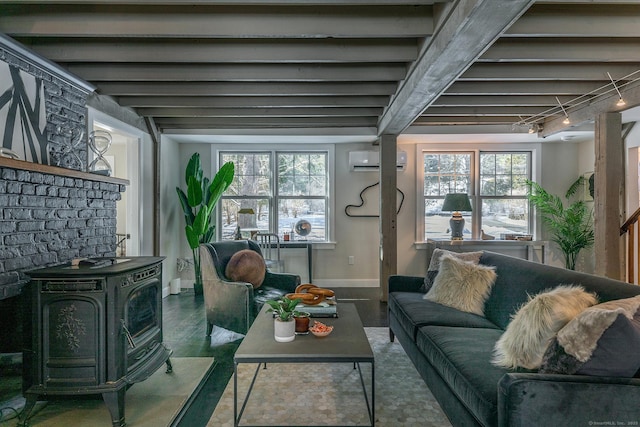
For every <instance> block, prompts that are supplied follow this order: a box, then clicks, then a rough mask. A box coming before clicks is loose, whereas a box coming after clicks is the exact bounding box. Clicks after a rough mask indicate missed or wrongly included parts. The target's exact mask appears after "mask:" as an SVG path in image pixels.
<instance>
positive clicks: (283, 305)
mask: <svg viewBox="0 0 640 427" xmlns="http://www.w3.org/2000/svg"><path fill="white" fill-rule="evenodd" d="M301 301H302V300H301V299H299V298H297V299H289V298H287V297H282V298H280V299H278V300H269V301H267V302H266V303H267V304H268V305H269V308H268V309H267V312H268V313H275V318H274V320H273V326H274V328H273V329H274V338H275V339H276V341H278V342H289V341H293V340H294V339H295V337H296V322H295V319H294V316H295V315H296V314H298V313H299V312H298V311H296V306H297V305H298V304H300V302H301Z"/></svg>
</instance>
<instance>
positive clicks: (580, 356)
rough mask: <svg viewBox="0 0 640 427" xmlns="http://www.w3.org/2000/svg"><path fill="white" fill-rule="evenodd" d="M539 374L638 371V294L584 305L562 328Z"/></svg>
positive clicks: (628, 373) (627, 373) (624, 374)
mask: <svg viewBox="0 0 640 427" xmlns="http://www.w3.org/2000/svg"><path fill="white" fill-rule="evenodd" d="M540 372H541V373H547V374H578V375H595V376H607V377H625V378H629V377H633V376H634V375H635V376H638V374H639V373H640V296H636V297H633V298H626V299H621V300H616V301H608V302H605V303H602V304H599V305H594V306H593V307H590V308H587V309H586V310H584V311H583V312H582V313H580V314H579V315H577V316H576V317H575V318H574V319H573V320H572V321H570V322H569V323H567V325H566V326H565V327H564V328H562V329H561V330H560V331H559V332H558V335H557V336H556V338H555V339H554V340H553V342H552V343H551V345H550V346H549V348H548V349H547V351H546V353H545V354H544V358H543V361H542V366H541V367H540Z"/></svg>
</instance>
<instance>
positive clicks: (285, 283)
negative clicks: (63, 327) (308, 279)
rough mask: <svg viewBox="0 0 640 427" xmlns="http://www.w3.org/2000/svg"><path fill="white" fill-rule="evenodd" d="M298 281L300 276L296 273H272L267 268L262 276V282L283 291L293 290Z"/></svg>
mask: <svg viewBox="0 0 640 427" xmlns="http://www.w3.org/2000/svg"><path fill="white" fill-rule="evenodd" d="M300 282H301V279H300V276H298V275H297V274H288V273H273V272H271V271H269V270H267V274H266V275H265V276H264V282H262V283H263V284H264V285H267V286H271V287H273V288H278V289H282V290H283V291H287V292H295V291H296V287H297V286H298V285H299V284H300Z"/></svg>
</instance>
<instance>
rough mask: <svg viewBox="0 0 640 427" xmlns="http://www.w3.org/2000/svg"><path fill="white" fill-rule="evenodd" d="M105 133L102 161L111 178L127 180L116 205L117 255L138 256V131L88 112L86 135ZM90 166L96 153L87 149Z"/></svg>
mask: <svg viewBox="0 0 640 427" xmlns="http://www.w3.org/2000/svg"><path fill="white" fill-rule="evenodd" d="M93 131H101V132H107V133H108V135H109V136H110V139H111V143H110V145H109V148H108V149H107V150H106V151H105V152H104V154H103V158H104V159H105V160H106V161H107V162H108V163H109V165H110V167H111V176H112V177H116V178H122V179H126V180H129V185H128V186H127V189H126V191H125V192H124V193H123V194H122V199H120V200H119V201H117V202H116V210H117V219H116V238H117V243H118V245H117V247H116V256H139V255H140V236H139V233H140V228H141V227H140V221H141V206H140V197H139V196H140V167H139V164H140V141H141V138H142V135H140V134H139V133H140V132H139V131H138V130H137V129H129V126H128V125H126V124H123V123H121V122H119V121H118V120H116V119H113V118H112V117H110V116H107V115H105V114H104V113H101V112H99V111H96V110H93V109H90V110H89V132H90V133H91V132H93ZM88 155H89V163H91V162H92V161H93V160H94V159H95V158H96V157H97V154H96V153H94V152H93V151H92V150H91V149H90V150H89V153H88Z"/></svg>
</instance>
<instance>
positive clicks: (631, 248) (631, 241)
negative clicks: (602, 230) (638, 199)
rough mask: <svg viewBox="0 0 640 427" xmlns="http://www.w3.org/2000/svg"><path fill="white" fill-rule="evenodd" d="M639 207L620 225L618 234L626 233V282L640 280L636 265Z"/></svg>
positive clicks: (638, 262)
mask: <svg viewBox="0 0 640 427" xmlns="http://www.w3.org/2000/svg"><path fill="white" fill-rule="evenodd" d="M639 221H640V208H638V209H636V211H635V212H634V213H633V215H631V216H630V217H629V219H627V220H626V221H625V223H624V224H622V227H620V236H623V235H624V234H626V235H627V282H629V283H635V284H636V285H637V284H638V283H639V282H640V274H638V266H640V226H638V222H639Z"/></svg>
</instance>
